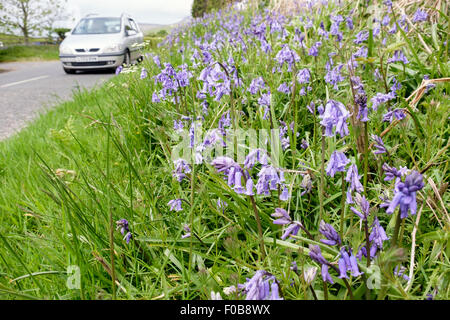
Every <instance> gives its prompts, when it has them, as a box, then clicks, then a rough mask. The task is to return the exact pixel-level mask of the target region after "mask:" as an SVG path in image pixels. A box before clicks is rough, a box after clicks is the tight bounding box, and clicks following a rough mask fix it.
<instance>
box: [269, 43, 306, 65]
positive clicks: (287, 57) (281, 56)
mask: <svg viewBox="0 0 450 320" xmlns="http://www.w3.org/2000/svg"><path fill="white" fill-rule="evenodd" d="M275 60H277V61H278V63H279V64H280V67H283V65H284V64H285V63H286V64H287V65H288V71H289V72H291V71H292V66H293V65H294V63H295V62H298V61H300V57H299V55H298V54H297V52H295V51H294V50H291V48H289V46H288V45H287V44H285V45H283V48H282V49H281V50H280V51H279V52H278V53H277V55H276V57H275Z"/></svg>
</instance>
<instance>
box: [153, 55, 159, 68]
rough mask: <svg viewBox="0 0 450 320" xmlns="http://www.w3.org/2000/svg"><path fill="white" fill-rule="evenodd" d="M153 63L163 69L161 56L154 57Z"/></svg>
mask: <svg viewBox="0 0 450 320" xmlns="http://www.w3.org/2000/svg"><path fill="white" fill-rule="evenodd" d="M153 62H154V63H155V64H156V65H157V66H158V68H160V69H161V61H160V60H159V56H153Z"/></svg>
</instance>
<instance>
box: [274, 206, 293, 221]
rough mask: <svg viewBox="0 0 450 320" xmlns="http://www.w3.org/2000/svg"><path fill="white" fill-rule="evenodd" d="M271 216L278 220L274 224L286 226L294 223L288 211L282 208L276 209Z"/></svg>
mask: <svg viewBox="0 0 450 320" xmlns="http://www.w3.org/2000/svg"><path fill="white" fill-rule="evenodd" d="M271 216H272V217H274V218H278V219H276V220H274V221H273V224H278V225H286V224H290V223H291V222H292V219H291V217H289V214H288V213H287V211H286V210H284V209H282V208H276V209H275V213H272V214H271Z"/></svg>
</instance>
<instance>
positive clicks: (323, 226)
mask: <svg viewBox="0 0 450 320" xmlns="http://www.w3.org/2000/svg"><path fill="white" fill-rule="evenodd" d="M319 232H320V233H321V234H323V235H324V236H325V238H326V239H321V240H320V242H322V243H325V244H327V245H329V246H335V245H340V244H341V237H340V236H339V234H338V233H337V232H336V230H335V229H334V228H333V226H332V225H331V224H328V223H325V221H323V220H322V221H320V225H319Z"/></svg>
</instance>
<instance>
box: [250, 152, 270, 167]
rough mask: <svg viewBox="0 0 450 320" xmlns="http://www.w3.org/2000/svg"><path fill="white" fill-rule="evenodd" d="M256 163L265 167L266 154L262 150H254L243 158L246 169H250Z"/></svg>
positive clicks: (266, 161)
mask: <svg viewBox="0 0 450 320" xmlns="http://www.w3.org/2000/svg"><path fill="white" fill-rule="evenodd" d="M256 162H259V163H261V164H262V165H267V163H268V160H267V152H266V150H263V149H255V150H253V151H251V152H250V153H249V154H248V156H247V157H245V162H244V167H245V168H247V169H252V168H253V166H254V165H255V164H256Z"/></svg>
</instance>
